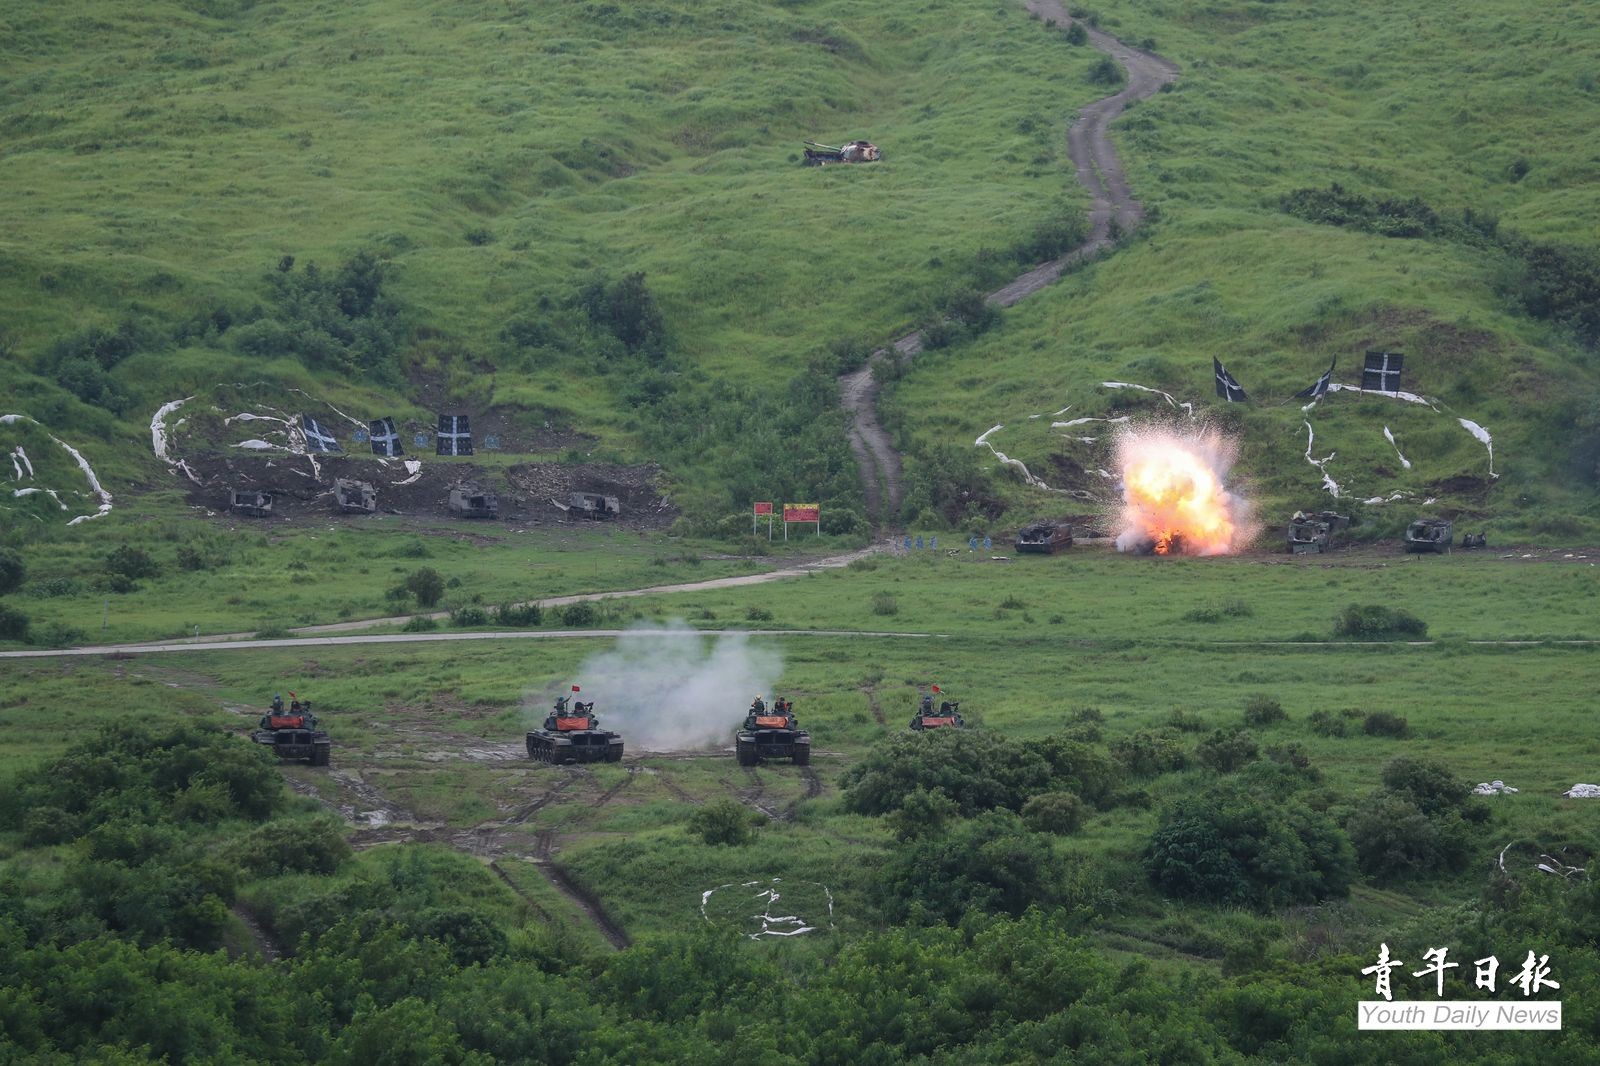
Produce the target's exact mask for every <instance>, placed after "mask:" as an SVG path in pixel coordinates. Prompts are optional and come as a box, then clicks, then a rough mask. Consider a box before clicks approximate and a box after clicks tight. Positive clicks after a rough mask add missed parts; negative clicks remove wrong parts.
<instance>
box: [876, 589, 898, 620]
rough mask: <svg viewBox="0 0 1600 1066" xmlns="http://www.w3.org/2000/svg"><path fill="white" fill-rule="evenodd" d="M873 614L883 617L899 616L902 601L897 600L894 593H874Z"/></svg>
mask: <svg viewBox="0 0 1600 1066" xmlns="http://www.w3.org/2000/svg"><path fill="white" fill-rule="evenodd" d="M872 613H873V614H875V615H882V616H887V615H893V614H899V613H900V601H899V600H897V599H895V597H894V593H892V592H874V593H873V594H872Z"/></svg>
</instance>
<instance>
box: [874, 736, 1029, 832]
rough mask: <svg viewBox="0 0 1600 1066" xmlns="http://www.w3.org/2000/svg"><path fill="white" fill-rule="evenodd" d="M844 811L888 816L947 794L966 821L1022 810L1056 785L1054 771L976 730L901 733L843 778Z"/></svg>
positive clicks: (1025, 748)
mask: <svg viewBox="0 0 1600 1066" xmlns="http://www.w3.org/2000/svg"><path fill="white" fill-rule="evenodd" d="M843 783H844V789H845V806H846V808H847V809H849V810H851V811H854V812H856V813H858V814H887V813H889V812H890V811H894V810H898V809H899V808H900V807H902V806H903V805H904V804H905V803H906V801H907V798H908V797H909V796H910V795H911V794H912V793H914V792H916V791H917V790H918V789H923V790H926V791H929V792H934V791H937V792H943V793H944V794H945V795H947V796H949V797H950V799H952V800H953V801H955V803H956V805H957V807H958V808H959V809H960V811H961V813H962V814H963V815H973V814H977V813H978V812H980V811H987V810H991V809H993V808H995V807H1005V808H1007V809H1009V810H1013V811H1015V810H1020V809H1021V807H1022V805H1023V804H1024V803H1026V802H1027V801H1028V797H1030V796H1032V795H1034V794H1035V793H1037V792H1044V791H1046V790H1047V789H1048V788H1049V787H1050V784H1051V774H1050V766H1049V764H1047V763H1046V762H1045V760H1044V758H1043V757H1042V756H1041V755H1040V754H1039V752H1037V751H1035V750H1034V749H1033V747H1032V746H1031V745H1029V744H1025V743H1023V742H1021V741H1014V740H1011V739H1009V738H1007V737H1003V736H999V735H997V734H993V733H985V732H978V731H974V730H957V729H934V730H929V731H927V732H923V733H910V732H908V733H899V734H896V735H895V736H893V737H891V738H890V739H889V740H888V742H887V743H884V744H880V745H878V746H877V747H875V748H873V749H872V751H870V752H869V753H868V754H867V756H866V757H865V758H864V759H862V760H861V761H860V762H858V763H856V765H854V766H852V767H851V768H850V769H849V770H847V771H845V775H844V778H843Z"/></svg>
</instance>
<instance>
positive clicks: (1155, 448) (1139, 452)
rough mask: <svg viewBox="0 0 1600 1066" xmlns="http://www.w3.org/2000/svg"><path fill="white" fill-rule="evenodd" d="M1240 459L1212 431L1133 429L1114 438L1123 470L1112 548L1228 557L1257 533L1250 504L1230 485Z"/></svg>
mask: <svg viewBox="0 0 1600 1066" xmlns="http://www.w3.org/2000/svg"><path fill="white" fill-rule="evenodd" d="M1237 457H1238V448H1237V446H1236V445H1235V443H1234V442H1233V441H1232V440H1230V439H1229V438H1227V437H1224V436H1223V435H1222V433H1221V432H1220V431H1218V430H1216V429H1210V428H1201V427H1195V428H1189V427H1184V428H1171V427H1162V426H1133V427H1129V428H1127V429H1125V430H1123V431H1122V432H1121V433H1120V434H1118V436H1117V443H1116V461H1117V468H1118V469H1120V470H1121V471H1122V513H1121V516H1120V522H1121V532H1120V533H1118V535H1117V550H1118V551H1122V552H1141V553H1142V552H1154V553H1155V554H1157V555H1167V554H1178V553H1182V554H1188V555H1229V554H1231V553H1233V552H1235V551H1237V550H1239V549H1241V548H1242V547H1244V545H1245V544H1246V543H1247V542H1248V541H1249V540H1250V538H1251V537H1252V536H1253V535H1254V533H1255V530H1254V527H1253V526H1252V524H1251V521H1250V504H1249V501H1247V500H1245V499H1243V498H1242V497H1239V496H1236V495H1235V494H1234V493H1232V492H1230V491H1229V490H1228V488H1227V478H1228V471H1229V470H1230V469H1231V468H1232V466H1233V463H1234V460H1235V459H1236V458H1237Z"/></svg>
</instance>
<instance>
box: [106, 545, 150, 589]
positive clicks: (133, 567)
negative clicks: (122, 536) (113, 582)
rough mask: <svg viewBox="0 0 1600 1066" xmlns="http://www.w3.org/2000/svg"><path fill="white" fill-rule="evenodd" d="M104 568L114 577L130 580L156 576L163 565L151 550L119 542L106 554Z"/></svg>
mask: <svg viewBox="0 0 1600 1066" xmlns="http://www.w3.org/2000/svg"><path fill="white" fill-rule="evenodd" d="M104 569H105V571H106V573H107V574H110V575H112V576H113V577H123V578H127V579H128V580H129V581H137V580H139V579H140V578H142V577H155V576H156V575H157V574H159V573H160V572H161V567H160V566H159V565H157V564H156V561H155V559H154V558H152V557H151V555H150V553H149V552H147V551H145V550H144V549H143V548H135V547H134V546H133V545H131V544H119V545H118V546H117V547H115V548H113V549H111V551H110V552H109V553H107V555H106V558H105V566H104Z"/></svg>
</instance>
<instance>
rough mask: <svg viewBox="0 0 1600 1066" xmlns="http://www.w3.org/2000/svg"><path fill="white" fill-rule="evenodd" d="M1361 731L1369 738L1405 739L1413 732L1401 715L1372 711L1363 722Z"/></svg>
mask: <svg viewBox="0 0 1600 1066" xmlns="http://www.w3.org/2000/svg"><path fill="white" fill-rule="evenodd" d="M1361 731H1362V732H1363V733H1365V734H1367V736H1369V737H1403V736H1405V735H1406V734H1407V733H1409V732H1410V731H1411V727H1410V726H1409V725H1408V724H1407V722H1406V720H1405V718H1404V717H1402V716H1401V715H1398V714H1392V713H1390V712H1389V711H1372V712H1369V713H1368V714H1367V716H1366V718H1364V719H1363V720H1362V722H1361Z"/></svg>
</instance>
